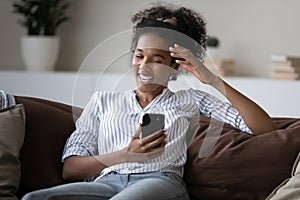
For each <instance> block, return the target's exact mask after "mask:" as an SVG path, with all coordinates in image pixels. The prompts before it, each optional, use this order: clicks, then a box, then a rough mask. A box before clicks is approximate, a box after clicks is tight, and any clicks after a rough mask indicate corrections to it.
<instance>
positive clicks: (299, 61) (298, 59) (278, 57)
mask: <svg viewBox="0 0 300 200" xmlns="http://www.w3.org/2000/svg"><path fill="white" fill-rule="evenodd" d="M271 62H276V63H282V64H288V65H291V66H299V67H300V56H291V55H286V54H280V53H275V54H271Z"/></svg>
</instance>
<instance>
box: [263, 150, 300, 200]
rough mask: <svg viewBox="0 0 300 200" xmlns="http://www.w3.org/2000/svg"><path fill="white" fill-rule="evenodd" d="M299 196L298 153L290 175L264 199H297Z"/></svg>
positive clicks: (299, 157) (299, 159)
mask: <svg viewBox="0 0 300 200" xmlns="http://www.w3.org/2000/svg"><path fill="white" fill-rule="evenodd" d="M299 198H300V153H299V154H298V157H297V159H296V162H295V164H294V167H293V170H292V177H291V178H289V179H287V180H285V181H284V182H282V184H280V185H279V186H278V187H277V188H276V189H275V190H274V191H273V192H272V193H271V194H270V196H269V197H268V198H267V199H266V200H285V199H289V200H297V199H299Z"/></svg>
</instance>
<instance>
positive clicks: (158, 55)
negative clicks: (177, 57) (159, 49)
mask: <svg viewBox="0 0 300 200" xmlns="http://www.w3.org/2000/svg"><path fill="white" fill-rule="evenodd" d="M136 51H141V52H143V50H142V49H136ZM153 56H154V57H160V58H162V59H166V57H165V56H163V55H161V54H153Z"/></svg>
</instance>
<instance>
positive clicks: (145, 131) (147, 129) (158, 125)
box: [141, 113, 165, 138]
mask: <svg viewBox="0 0 300 200" xmlns="http://www.w3.org/2000/svg"><path fill="white" fill-rule="evenodd" d="M142 123H143V124H142V134H141V138H144V137H147V136H148V135H151V134H152V133H154V132H156V131H158V130H160V129H163V128H164V126H165V116H164V115H163V114H154V113H146V114H145V115H144V116H143V122H142Z"/></svg>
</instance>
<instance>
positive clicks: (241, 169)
mask: <svg viewBox="0 0 300 200" xmlns="http://www.w3.org/2000/svg"><path fill="white" fill-rule="evenodd" d="M16 101H17V103H22V104H23V105H24V106H25V112H26V131H25V141H24V144H23V147H22V149H21V151H20V162H21V181H20V184H19V189H18V191H17V196H18V197H19V198H20V197H22V196H23V195H24V194H25V193H27V192H30V191H33V190H36V189H40V188H47V187H50V186H54V185H59V184H64V183H67V181H65V180H64V179H63V178H62V175H61V171H62V163H61V154H62V151H63V147H64V143H65V141H66V139H67V138H68V137H69V135H70V134H71V133H72V131H73V130H74V128H75V127H74V119H73V117H74V116H75V118H76V117H78V116H79V114H80V112H81V109H75V114H74V113H73V112H72V111H73V110H72V107H71V106H69V105H65V104H62V103H58V102H53V101H48V100H44V99H38V98H30V97H21V96H16ZM199 121H200V125H201V126H200V129H199V131H198V133H197V135H196V137H195V139H194V140H193V143H192V144H191V146H190V148H189V151H188V162H187V163H186V166H185V176H184V179H185V181H186V184H187V187H188V190H189V193H190V196H191V198H192V199H201V200H210V199H218V200H220V199H222V200H226V199H231V200H232V199H243V200H248V199H249V200H250V199H265V198H266V197H267V196H268V195H269V194H270V193H271V192H272V190H273V189H275V187H276V186H278V185H279V184H280V183H281V182H282V181H284V180H285V179H287V178H288V177H290V174H291V170H292V166H293V163H294V161H295V159H296V157H297V154H298V152H299V151H300V120H299V119H294V118H274V121H275V123H276V124H277V126H278V127H279V130H277V131H273V132H270V133H266V134H264V135H260V136H251V135H249V134H246V133H243V132H241V131H239V130H236V129H234V128H233V127H231V126H229V125H225V126H224V128H223V130H222V133H221V136H220V137H219V139H218V142H217V143H216V145H215V146H214V148H213V149H212V151H211V152H210V153H209V154H208V155H207V156H204V157H203V158H201V157H199V148H200V147H201V144H202V142H203V139H204V138H205V136H206V132H207V129H208V126H209V122H210V119H208V118H205V117H201V118H200V119H199Z"/></svg>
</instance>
